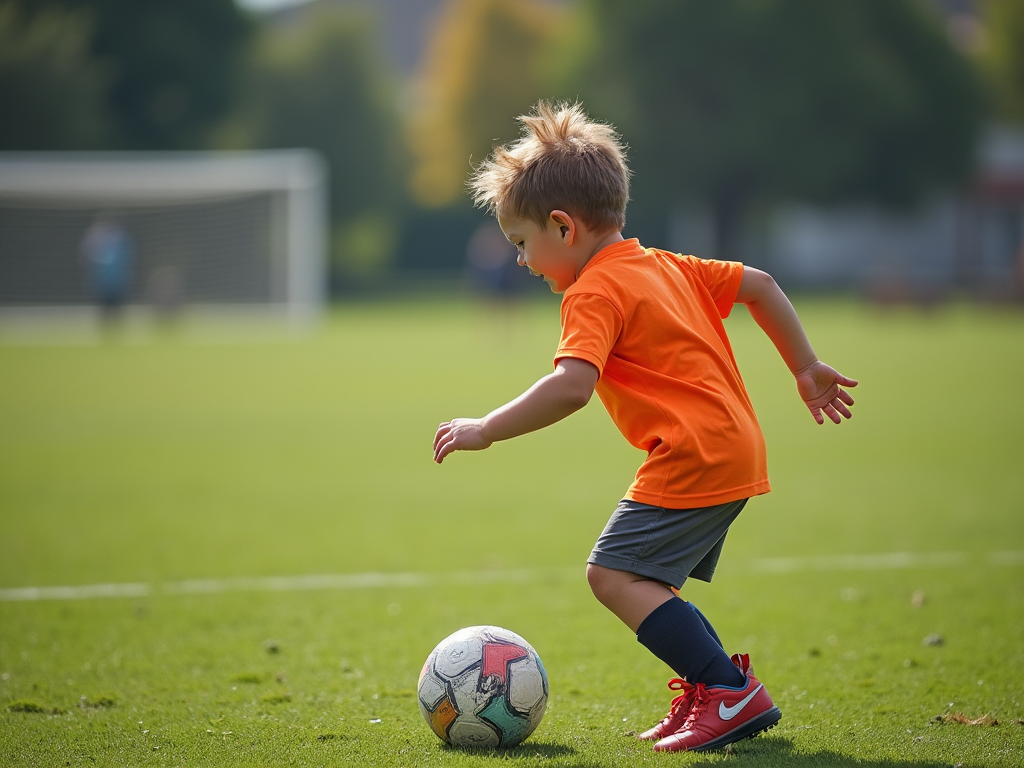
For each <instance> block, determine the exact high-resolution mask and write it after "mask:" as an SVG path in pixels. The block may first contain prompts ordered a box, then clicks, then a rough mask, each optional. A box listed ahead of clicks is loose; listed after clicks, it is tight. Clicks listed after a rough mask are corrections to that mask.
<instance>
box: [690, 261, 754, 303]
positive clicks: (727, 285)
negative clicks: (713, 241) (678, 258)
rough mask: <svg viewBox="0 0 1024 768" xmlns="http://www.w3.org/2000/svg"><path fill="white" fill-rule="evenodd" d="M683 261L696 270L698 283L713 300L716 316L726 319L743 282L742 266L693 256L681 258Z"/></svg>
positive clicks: (737, 263) (731, 262)
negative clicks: (700, 283)
mask: <svg viewBox="0 0 1024 768" xmlns="http://www.w3.org/2000/svg"><path fill="white" fill-rule="evenodd" d="M683 259H684V261H687V262H688V263H689V264H691V265H692V266H693V268H694V269H695V270H696V272H697V274H698V276H699V277H700V281H701V282H702V283H703V284H704V287H705V288H707V289H708V293H710V294H711V298H712V299H714V302H715V307H717V308H718V314H719V315H720V316H721V317H723V318H725V317H728V316H729V313H730V312H732V307H733V305H734V304H735V303H736V295H737V294H738V293H739V292H740V283H741V282H743V264H742V263H740V262H738V261H716V260H715V259H698V258H694V257H693V256H683Z"/></svg>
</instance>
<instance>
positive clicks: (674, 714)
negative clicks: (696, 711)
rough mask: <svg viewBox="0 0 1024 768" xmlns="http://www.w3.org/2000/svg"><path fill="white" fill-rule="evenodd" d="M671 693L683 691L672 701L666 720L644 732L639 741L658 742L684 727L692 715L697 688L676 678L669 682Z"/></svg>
mask: <svg viewBox="0 0 1024 768" xmlns="http://www.w3.org/2000/svg"><path fill="white" fill-rule="evenodd" d="M668 688H669V690H670V691H682V693H681V694H679V695H678V696H676V697H675V698H674V699H672V707H671V709H669V711H668V714H667V715H665V718H664V719H663V720H662V721H661V722H660V723H658V724H657V725H656V726H654V727H653V728H651V729H649V730H646V731H644V732H643V733H641V734H640V735H639V736H637V738H638V739H640V740H641V741H658V740H660V739H663V738H665V737H666V736H668V735H669V734H670V733H675V732H676V731H678V730H679V729H680V728H682V727H683V723H685V722H686V718H687V716H688V715H689V714H690V707H691V706H693V700H694V699H695V698H696V696H697V686H695V685H690V684H689V683H688V682H686V681H685V680H683V679H682V678H680V677H674V678H672V679H671V680H669V681H668Z"/></svg>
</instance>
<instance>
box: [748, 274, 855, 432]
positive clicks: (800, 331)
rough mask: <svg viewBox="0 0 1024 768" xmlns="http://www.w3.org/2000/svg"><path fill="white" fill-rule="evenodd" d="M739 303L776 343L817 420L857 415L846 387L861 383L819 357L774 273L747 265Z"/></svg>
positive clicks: (823, 421) (834, 420) (798, 388)
mask: <svg viewBox="0 0 1024 768" xmlns="http://www.w3.org/2000/svg"><path fill="white" fill-rule="evenodd" d="M736 302H737V303H739V304H746V305H747V309H748V310H749V311H750V316H751V317H753V318H754V321H755V322H756V323H757V324H758V325H759V326H760V327H761V330H763V331H764V332H765V333H766V334H767V336H768V338H770V339H771V340H772V343H773V344H775V348H776V349H777V350H779V354H780V355H782V359H783V360H784V361H785V363H786V365H787V366H788V367H789V370H790V371H791V372H792V374H793V377H794V378H795V379H796V387H797V392H799V393H800V397H801V399H802V400H803V401H804V404H805V405H806V406H807V408H808V410H810V412H811V416H813V417H814V420H815V421H816V422H818V423H819V424H824V423H825V416H828V417H829V418H830V419H831V420H832V421H833V422H835V423H836V424H840V423H841V422H842V420H843V419H844V418H847V419H848V418H850V417H851V416H852V415H853V414H852V413H850V409H849V407H848V406H851V405H853V396H852V395H851V394H850V393H849V392H847V391H846V390H845V389H843V387H855V386H857V382H856V381H855V380H854V379H850V378H847V377H846V376H843V375H842V374H841V373H839V372H838V371H836V370H835V369H834V368H831V367H829V366H828V365H825V363H823V362H821V361H820V360H818V356H817V355H816V354H814V350H813V349H812V348H811V343H810V341H808V339H807V334H806V333H804V328H803V326H802V325H801V324H800V318H799V317H797V314H796V310H795V309H793V305H792V304H791V303H790V301H789V299H788V298H787V297H786V294H785V293H784V292H783V291H782V289H781V288H779V286H778V284H777V283H776V282H775V280H774V279H773V278H772V276H771V275H769V274H767V273H766V272H762V271H761V270H759V269H754V268H753V267H744V268H743V281H742V282H741V283H740V289H739V293H737V295H736Z"/></svg>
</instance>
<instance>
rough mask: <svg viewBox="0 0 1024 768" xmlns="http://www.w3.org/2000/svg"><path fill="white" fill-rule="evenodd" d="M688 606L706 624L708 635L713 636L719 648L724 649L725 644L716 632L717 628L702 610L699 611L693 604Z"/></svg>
mask: <svg viewBox="0 0 1024 768" xmlns="http://www.w3.org/2000/svg"><path fill="white" fill-rule="evenodd" d="M684 602H685V601H684ZM686 604H687V605H688V606H690V607H691V608H693V612H694V613H696V614H697V616H699V617H700V620H701V621H703V622H704V629H706V630H707V631H708V634H709V635H711V637H712V638H714V641H715V642H716V643H718V645H719V647H720V648H724V647H725V644H724V643H723V642H722V641H721V640H720V639H719V637H718V633H717V632H715V628H714V627H712V626H711V622H710V621H708V618H707V616H705V615H704V614H703V613H701V612H700V610H698V608H697V606H696V605H694V604H693V603H686Z"/></svg>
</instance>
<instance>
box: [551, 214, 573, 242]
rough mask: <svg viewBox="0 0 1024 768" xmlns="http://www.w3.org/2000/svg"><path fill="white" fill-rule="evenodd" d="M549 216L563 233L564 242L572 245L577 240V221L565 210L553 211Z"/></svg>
mask: <svg viewBox="0 0 1024 768" xmlns="http://www.w3.org/2000/svg"><path fill="white" fill-rule="evenodd" d="M548 218H549V220H550V222H551V223H552V224H554V225H555V226H556V227H558V229H559V231H560V232H561V233H562V243H563V244H564V245H572V244H573V243H574V242H575V241H576V222H575V221H573V219H572V216H570V215H569V214H568V213H566V212H565V211H552V212H551V213H550V214H549V215H548Z"/></svg>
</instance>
